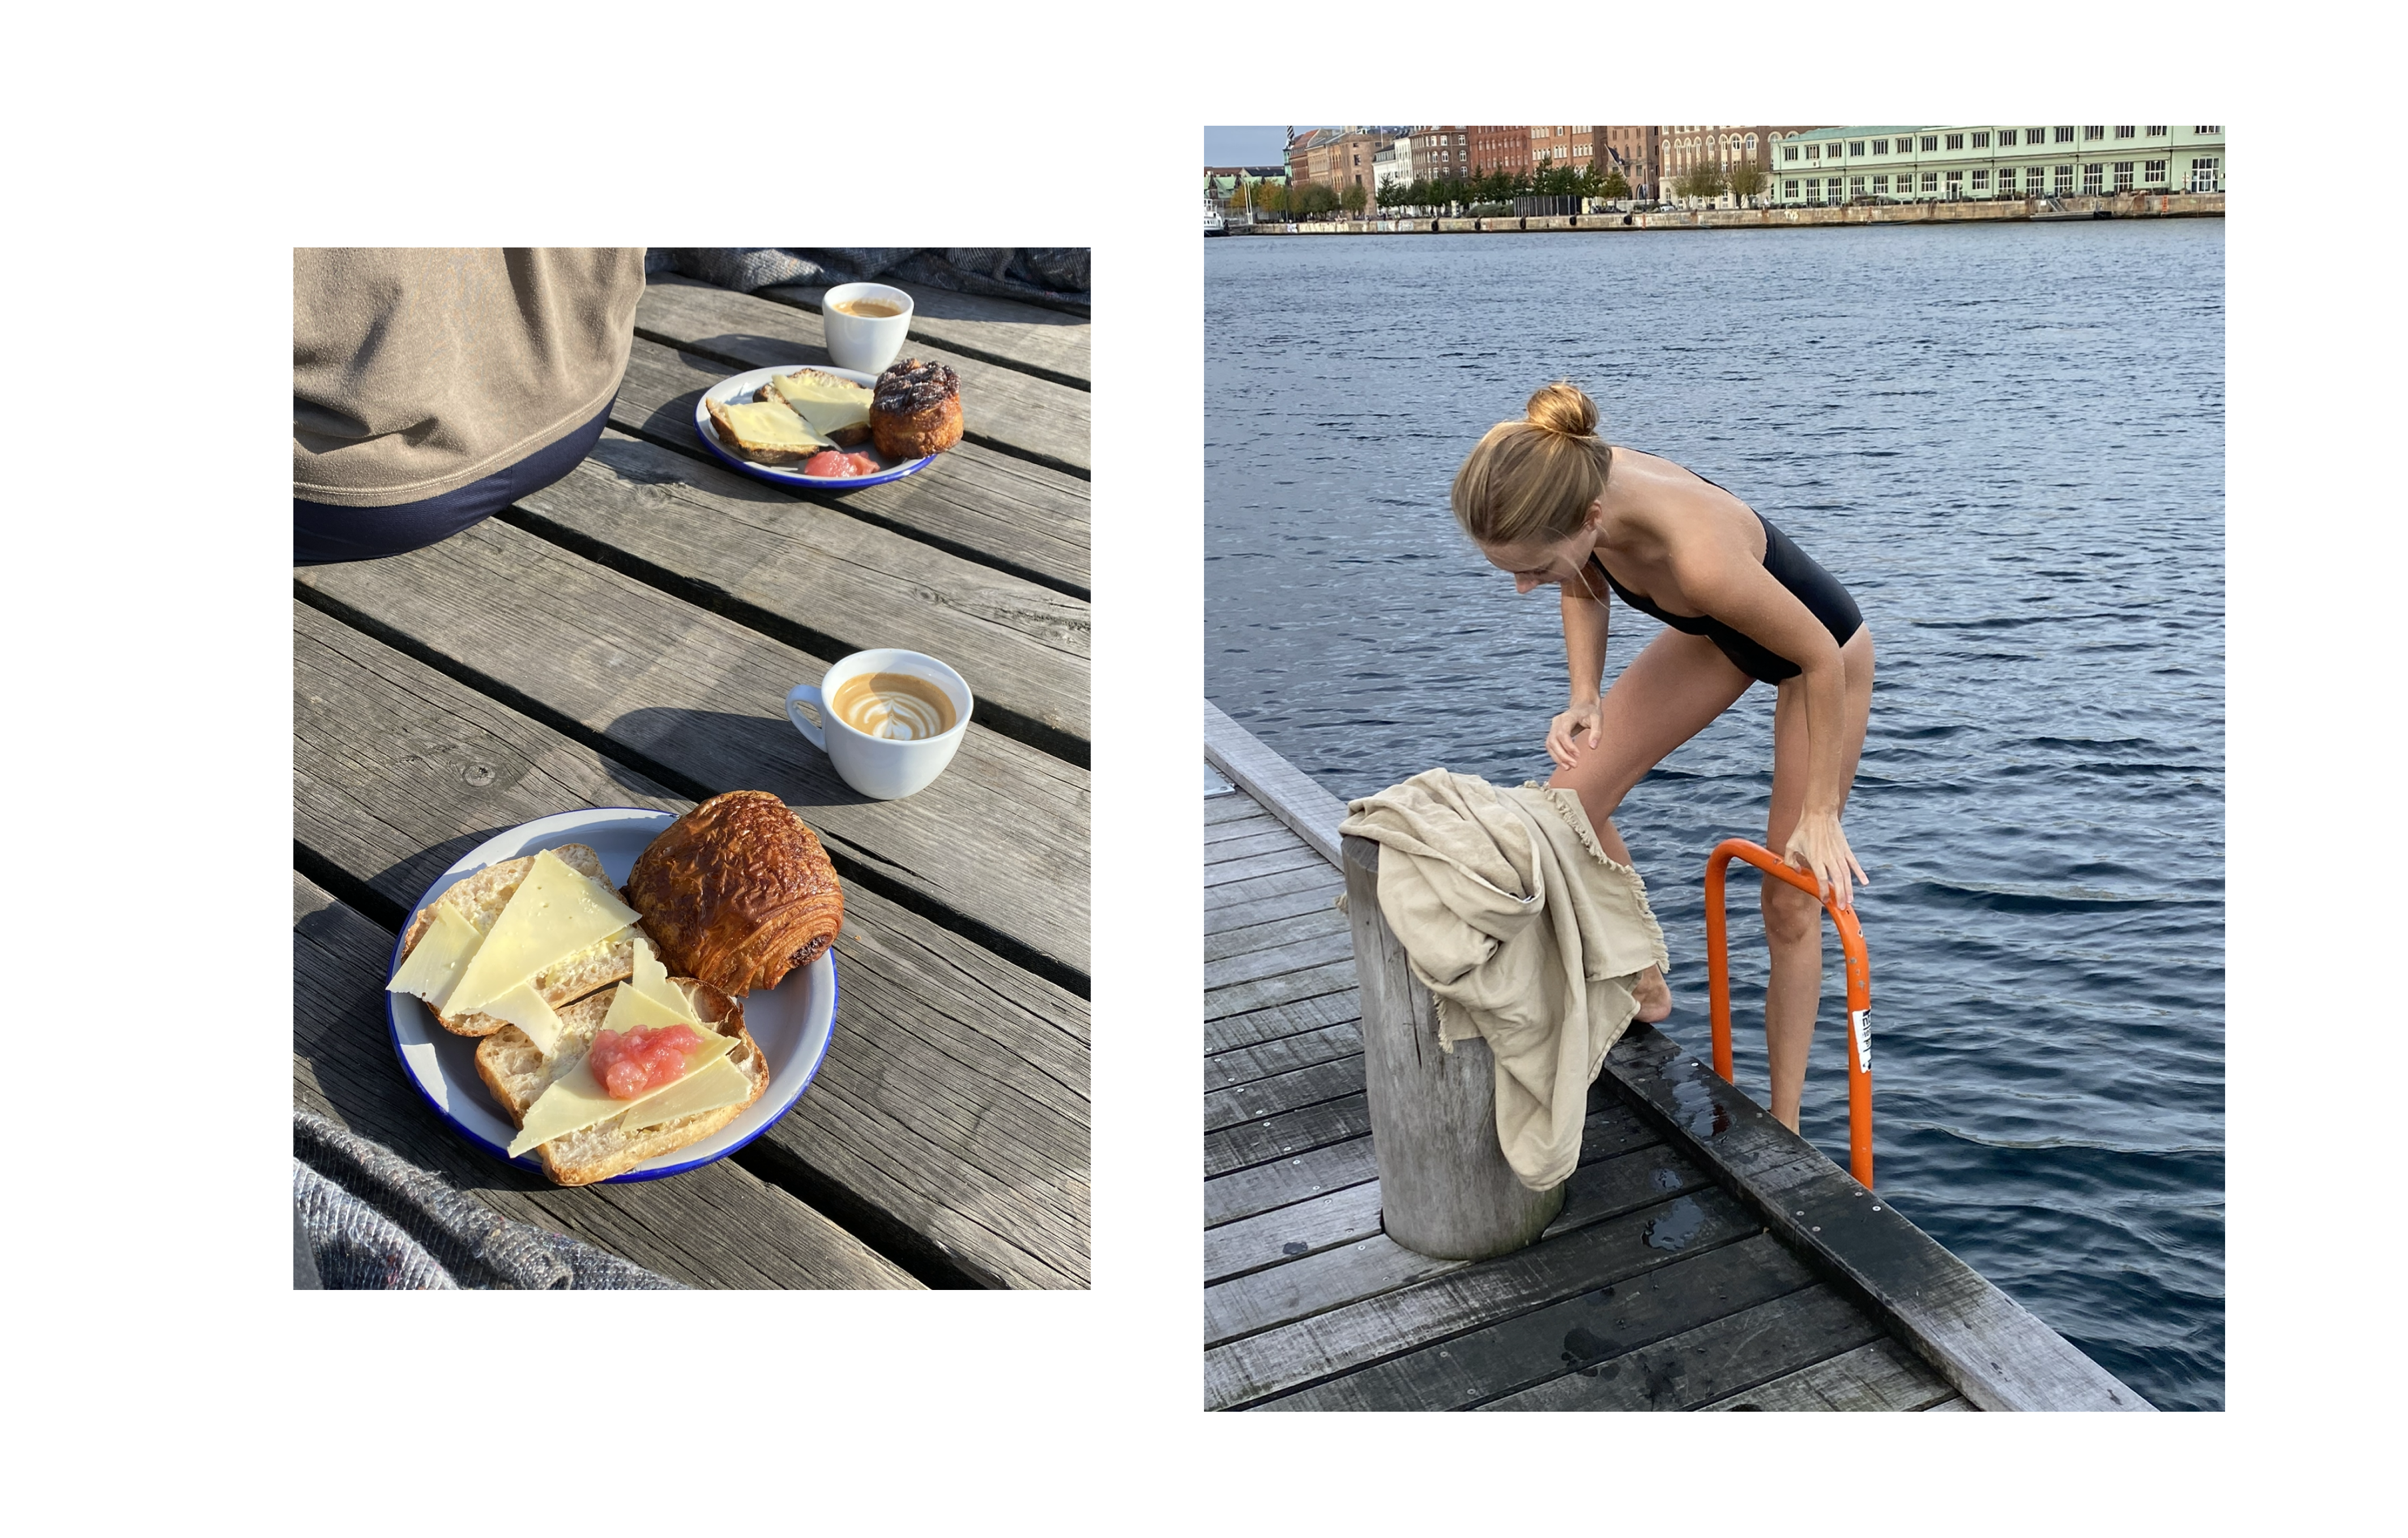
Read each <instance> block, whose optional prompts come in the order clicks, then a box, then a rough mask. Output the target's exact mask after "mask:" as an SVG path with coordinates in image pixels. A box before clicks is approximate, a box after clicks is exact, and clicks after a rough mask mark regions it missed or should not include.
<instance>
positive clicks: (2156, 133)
mask: <svg viewBox="0 0 2408 1538" xmlns="http://www.w3.org/2000/svg"><path fill="white" fill-rule="evenodd" d="M2141 132H2142V133H2143V134H2146V135H2147V136H2148V137H2151V138H2153V139H2161V138H2163V137H2166V125H2165V124H2164V123H2162V122H2153V123H2150V124H2149V125H2148V126H2146V127H2144V128H2143V129H2142V130H2141Z"/></svg>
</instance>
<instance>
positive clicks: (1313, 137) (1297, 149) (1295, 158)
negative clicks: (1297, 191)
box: [1283, 128, 1342, 187]
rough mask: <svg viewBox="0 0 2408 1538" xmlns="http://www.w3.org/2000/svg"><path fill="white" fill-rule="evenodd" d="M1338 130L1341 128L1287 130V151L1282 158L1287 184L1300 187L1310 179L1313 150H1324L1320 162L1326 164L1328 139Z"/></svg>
mask: <svg viewBox="0 0 2408 1538" xmlns="http://www.w3.org/2000/svg"><path fill="white" fill-rule="evenodd" d="M1340 132H1342V130H1340V129H1336V128H1311V129H1307V130H1306V131H1305V132H1303V133H1301V134H1299V133H1297V131H1296V130H1295V129H1293V128H1291V129H1289V130H1288V132H1287V151H1286V154H1285V155H1284V156H1283V163H1284V165H1285V168H1286V171H1287V180H1288V185H1289V186H1291V187H1301V186H1305V185H1307V184H1309V183H1310V182H1311V181H1312V152H1313V151H1314V150H1316V149H1319V150H1322V151H1325V153H1324V154H1323V156H1322V163H1323V165H1325V166H1326V165H1327V164H1328V156H1327V154H1326V150H1327V147H1328V144H1329V141H1330V140H1331V139H1334V138H1336V137H1338V136H1339V134H1340Z"/></svg>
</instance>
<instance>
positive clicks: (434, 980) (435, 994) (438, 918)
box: [384, 903, 485, 1014]
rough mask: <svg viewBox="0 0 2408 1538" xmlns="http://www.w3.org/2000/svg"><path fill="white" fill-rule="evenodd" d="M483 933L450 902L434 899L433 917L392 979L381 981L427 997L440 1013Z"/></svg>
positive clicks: (393, 988)
mask: <svg viewBox="0 0 2408 1538" xmlns="http://www.w3.org/2000/svg"><path fill="white" fill-rule="evenodd" d="M484 942H485V937H484V936H483V935H480V934H479V933H478V932H477V927H476V926H475V925H473V924H471V923H469V922H468V921H467V920H466V919H465V918H462V917H461V916H460V912H459V910H458V909H456V908H453V907H452V905H451V904H449V903H437V904H436V907H435V918H434V921H433V922H432V923H430V924H428V925H427V927H426V930H425V932H424V933H423V934H421V935H420V936H419V937H418V943H417V944H416V945H415V946H413V947H411V949H410V953H409V956H407V957H406V958H404V959H403V961H402V963H401V969H400V970H398V971H396V972H394V974H393V981H392V982H390V983H388V984H386V985H384V987H385V991H386V992H387V993H414V994H416V995H417V996H418V997H419V998H421V999H425V1000H426V1002H427V1004H428V1005H429V1007H431V1008H432V1009H433V1010H434V1011H435V1013H437V1014H440V1013H443V1001H444V1000H445V999H449V998H451V997H452V990H453V989H454V988H456V987H458V986H459V985H460V974H461V972H462V971H463V970H465V969H466V967H467V965H468V961H469V958H470V957H472V956H475V955H476V954H477V947H479V946H480V945H482V944H483V943H484Z"/></svg>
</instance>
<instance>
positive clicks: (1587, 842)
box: [1522, 780, 1672, 977]
mask: <svg viewBox="0 0 2408 1538" xmlns="http://www.w3.org/2000/svg"><path fill="white" fill-rule="evenodd" d="M1522 788H1523V789H1524V790H1535V791H1537V792H1538V793H1539V794H1540V795H1541V796H1542V797H1544V798H1546V802H1547V804H1548V805H1549V806H1551V807H1554V808H1555V815H1557V816H1558V817H1561V818H1562V819H1563V820H1564V821H1565V822H1567V823H1569V824H1570V825H1571V829H1572V831H1573V832H1575V833H1577V834H1579V835H1580V841H1581V846H1582V847H1583V848H1584V849H1586V850H1587V851H1588V852H1589V853H1590V854H1591V855H1595V856H1597V862H1598V864H1599V865H1602V866H1604V867H1605V868H1606V869H1607V870H1611V871H1613V872H1614V873H1615V874H1616V875H1618V876H1622V877H1624V878H1626V879H1627V880H1628V882H1629V883H1630V889H1631V890H1632V891H1633V892H1636V893H1637V894H1638V895H1639V911H1640V912H1641V913H1644V914H1646V915H1647V927H1649V928H1650V929H1652V930H1654V931H1655V934H1656V966H1657V967H1659V968H1661V969H1662V970H1663V972H1664V975H1665V976H1666V977H1670V976H1671V975H1672V956H1671V953H1670V951H1668V950H1666V949H1665V948H1664V926H1663V925H1662V924H1660V923H1658V922H1657V921H1656V906H1655V904H1653V903H1651V902H1649V901H1648V900H1647V878H1646V877H1644V876H1642V875H1641V874H1640V873H1639V872H1638V871H1637V870H1633V869H1632V868H1631V867H1629V866H1627V865H1625V864H1623V863H1622V862H1621V861H1620V860H1617V859H1615V858H1614V857H1613V855H1609V854H1607V853H1606V852H1605V851H1604V850H1603V849H1602V848H1600V847H1599V846H1598V841H1597V829H1596V827H1595V826H1592V825H1591V824H1590V822H1589V820H1588V808H1586V807H1584V806H1583V805H1581V803H1580V798H1579V797H1578V796H1575V795H1573V794H1572V793H1571V792H1570V791H1569V790H1566V789H1564V788H1563V787H1562V786H1560V785H1542V784H1541V783H1539V782H1537V781H1536V780H1525V781H1524V782H1523V783H1522ZM1631 975H1633V976H1636V975H1638V974H1636V973H1633V974H1631Z"/></svg>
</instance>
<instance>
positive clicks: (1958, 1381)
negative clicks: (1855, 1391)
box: [1602, 1022, 2157, 1410]
mask: <svg viewBox="0 0 2408 1538" xmlns="http://www.w3.org/2000/svg"><path fill="white" fill-rule="evenodd" d="M1602 1078H1603V1079H1604V1081H1605V1082H1606V1083H1607V1084H1608V1085H1610V1086H1611V1087H1612V1088H1613V1091H1614V1092H1615V1093H1616V1094H1618V1095H1619V1096H1620V1097H1621V1098H1622V1099H1623V1100H1626V1101H1627V1102H1628V1103H1629V1104H1630V1105H1631V1106H1632V1107H1633V1108H1634V1109H1635V1110H1636V1111H1638V1113H1639V1114H1640V1115H1641V1117H1643V1118H1644V1119H1645V1120H1647V1121H1648V1122H1650V1123H1652V1124H1653V1125H1654V1126H1655V1127H1656V1129H1657V1130H1658V1131H1659V1132H1660V1133H1662V1134H1663V1136H1664V1138H1665V1139H1666V1141H1667V1142H1669V1143H1671V1144H1672V1145H1673V1146H1674V1147H1676V1148H1680V1149H1683V1150H1684V1151H1685V1152H1686V1153H1687V1154H1688V1155H1689V1157H1692V1158H1694V1159H1695V1160H1696V1161H1697V1162H1698V1163H1699V1164H1700V1165H1702V1166H1703V1167H1704V1168H1705V1169H1706V1170H1707V1171H1708V1172H1709V1173H1711V1174H1712V1175H1713V1178H1714V1181H1715V1182H1716V1184H1718V1185H1720V1186H1722V1187H1723V1188H1724V1189H1725V1190H1727V1191H1728V1192H1730V1193H1731V1194H1732V1195H1733V1196H1735V1197H1737V1198H1739V1199H1740V1200H1742V1201H1744V1202H1746V1203H1747V1204H1748V1205H1749V1206H1751V1207H1752V1208H1754V1209H1755V1210H1756V1213H1757V1215H1759V1216H1761V1217H1762V1218H1763V1220H1764V1223H1765V1225H1766V1227H1768V1228H1769V1229H1771V1230H1772V1232H1773V1233H1774V1235H1775V1236H1776V1237H1777V1238H1779V1239H1780V1240H1781V1242H1782V1243H1784V1244H1785V1245H1787V1246H1788V1247H1789V1248H1790V1249H1791V1250H1793V1251H1795V1252H1796V1253H1797V1254H1798V1255H1799V1256H1800V1257H1801V1258H1804V1259H1805V1260H1806V1261H1807V1262H1808V1263H1809V1264H1810V1265H1812V1266H1813V1267H1814V1269H1816V1270H1817V1271H1819V1272H1822V1273H1823V1274H1824V1276H1825V1277H1826V1278H1827V1279H1828V1280H1829V1281H1830V1282H1831V1284H1832V1285H1833V1286H1836V1287H1838V1288H1839V1289H1841V1290H1842V1291H1843V1292H1845V1293H1847V1294H1849V1295H1851V1296H1852V1297H1854V1298H1855V1300H1856V1302H1857V1303H1858V1304H1860V1305H1861V1306H1863V1307H1864V1308H1865V1309H1867V1310H1868V1311H1869V1312H1871V1314H1872V1315H1873V1316H1874V1317H1875V1318H1877V1319H1879V1320H1881V1321H1882V1322H1883V1323H1884V1324H1885V1325H1886V1326H1887V1327H1888V1328H1889V1329H1890V1330H1892V1331H1893V1332H1894V1333H1895V1334H1896V1335H1897V1336H1898V1338H1899V1340H1901V1341H1904V1342H1905V1343H1906V1344H1908V1345H1910V1346H1911V1347H1913V1348H1914V1351H1915V1353H1916V1354H1917V1355H1919V1356H1920V1357H1922V1358H1923V1359H1924V1360H1926V1361H1928V1362H1929V1363H1930V1364H1931V1366H1932V1368H1933V1369H1934V1370H1935V1371H1937V1372H1938V1373H1940V1374H1941V1376H1942V1377H1944V1378H1946V1379H1947V1380H1948V1381H1949V1382H1950V1383H1951V1384H1953V1385H1954V1386H1955V1387H1956V1388H1957V1392H1959V1393H1961V1394H1963V1395H1964V1396H1965V1398H1966V1399H1967V1400H1968V1401H1971V1403H1973V1404H1974V1405H1977V1406H1979V1407H1980V1408H1981V1409H1984V1410H2154V1409H2156V1408H2157V1406H2155V1405H2153V1404H2151V1403H2149V1401H2146V1400H2144V1399H2143V1398H2142V1397H2141V1396H2140V1395H2139V1394H2137V1393H2135V1392H2134V1391H2133V1390H2132V1388H2131V1387H2129V1386H2128V1385H2127V1384H2125V1383H2123V1382H2122V1381H2120V1380H2119V1379H2117V1378H2116V1377H2115V1376H2114V1374H2113V1373H2109V1372H2108V1371H2107V1370H2106V1369H2105V1368H2103V1367H2100V1365H2099V1364H2098V1363H2097V1362H2095V1361H2092V1360H2091V1359H2090V1358H2088V1357H2086V1356H2085V1355H2083V1354H2082V1352H2081V1351H2080V1350H2079V1349H2078V1348H2076V1347H2075V1346H2074V1344H2072V1343H2071V1342H2070V1341H2068V1340H2066V1339H2065V1337H2063V1336H2062V1335H2059V1334H2058V1333H2057V1331H2056V1330H2051V1329H2050V1328H2049V1327H2048V1326H2047V1325H2045V1324H2043V1323H2042V1322H2041V1321H2040V1320H2039V1319H2037V1318H2035V1317H2034V1316H2033V1315H2031V1314H2030V1313H2028V1311H2026V1310H2025V1309H2024V1308H2023V1307H2022V1306H2021V1305H2020V1304H2018V1303H2016V1302H2015V1301H2014V1300H2013V1299H2012V1298H2009V1297H2008V1296H2007V1295H2006V1294H2005V1293H2003V1292H2000V1290H1999V1289H1998V1288H1997V1287H1996V1286H1992V1285H1991V1283H1990V1282H1989V1281H1988V1280H1987V1279H1986V1278H1985V1277H1984V1276H1983V1275H1982V1274H1981V1273H1980V1272H1976V1271H1975V1270H1973V1268H1972V1267H1971V1266H1969V1265H1967V1264H1965V1262H1964V1261H1962V1260H1959V1259H1958V1258H1957V1257H1956V1256H1954V1255H1952V1254H1950V1253H1949V1252H1948V1251H1947V1250H1946V1249H1945V1248H1943V1247H1942V1245H1941V1244H1940V1243H1939V1241H1937V1240H1935V1239H1933V1238H1932V1237H1931V1236H1930V1235H1929V1234H1927V1233H1925V1232H1924V1231H1923V1230H1922V1229H1918V1228H1916V1227H1915V1226H1914V1223H1913V1222H1911V1221H1909V1220H1908V1219H1907V1218H1906V1217H1904V1216H1903V1215H1900V1214H1899V1212H1898V1210H1897V1209H1896V1208H1893V1207H1891V1206H1890V1205H1889V1204H1888V1203H1887V1202H1885V1201H1883V1200H1881V1196H1880V1193H1878V1192H1869V1191H1867V1190H1866V1189H1865V1188H1864V1187H1863V1186H1859V1185H1857V1184H1856V1180H1855V1178H1854V1177H1852V1176H1851V1175H1849V1173H1848V1172H1847V1171H1845V1170H1842V1169H1841V1168H1840V1167H1839V1166H1838V1165H1837V1164H1834V1163H1832V1162H1831V1161H1830V1160H1829V1159H1828V1158H1827V1157H1824V1156H1823V1154H1822V1153H1821V1152H1820V1151H1819V1150H1817V1149H1816V1148H1815V1147H1814V1146H1813V1144H1812V1143H1807V1142H1806V1141H1805V1140H1804V1139H1802V1138H1800V1137H1799V1135H1798V1134H1797V1133H1795V1132H1792V1131H1790V1130H1789V1128H1786V1127H1784V1126H1782V1125H1781V1123H1779V1122H1778V1121H1775V1120H1774V1119H1773V1118H1772V1115H1771V1114H1770V1112H1768V1111H1766V1110H1765V1109H1764V1108H1763V1107H1761V1106H1759V1105H1757V1104H1756V1102H1755V1101H1754V1100H1750V1099H1748V1097H1747V1096H1745V1095H1743V1094H1742V1093H1741V1092H1740V1091H1739V1089H1738V1088H1737V1087H1736V1086H1734V1085H1731V1084H1730V1083H1728V1082H1727V1080H1725V1079H1724V1078H1723V1077H1722V1075H1720V1074H1718V1073H1716V1072H1715V1071H1713V1069H1712V1068H1711V1067H1709V1066H1707V1065H1706V1064H1705V1063H1703V1062H1701V1061H1699V1059H1698V1058H1697V1057H1695V1056H1691V1055H1690V1054H1689V1053H1687V1052H1686V1051H1684V1050H1683V1049H1682V1047H1681V1046H1680V1045H1679V1044H1678V1043H1677V1042H1674V1041H1672V1039H1671V1038H1670V1037H1669V1036H1666V1035H1665V1034H1664V1033H1663V1032H1662V1031H1660V1030H1657V1029H1656V1028H1655V1027H1653V1026H1649V1025H1643V1024H1640V1023H1637V1022H1634V1023H1633V1024H1632V1025H1631V1027H1630V1029H1629V1030H1628V1031H1627V1033H1626V1034H1625V1035H1624V1037H1623V1039H1622V1041H1621V1042H1618V1043H1616V1044H1615V1046H1614V1049H1613V1051H1612V1052H1611V1053H1608V1054H1607V1055H1606V1060H1605V1072H1604V1074H1603V1075H1602Z"/></svg>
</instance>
